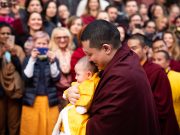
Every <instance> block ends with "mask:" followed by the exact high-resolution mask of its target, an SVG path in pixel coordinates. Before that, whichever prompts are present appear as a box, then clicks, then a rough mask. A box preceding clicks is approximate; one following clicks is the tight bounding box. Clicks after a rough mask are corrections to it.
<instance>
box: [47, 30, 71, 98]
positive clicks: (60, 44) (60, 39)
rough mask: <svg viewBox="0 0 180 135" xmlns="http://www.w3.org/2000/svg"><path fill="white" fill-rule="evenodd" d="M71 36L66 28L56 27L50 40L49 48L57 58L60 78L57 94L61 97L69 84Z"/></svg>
mask: <svg viewBox="0 0 180 135" xmlns="http://www.w3.org/2000/svg"><path fill="white" fill-rule="evenodd" d="M72 47H73V45H72V37H71V34H70V32H69V30H68V29H67V28H63V27H57V28H55V29H54V30H53V32H52V35H51V40H50V48H51V50H52V51H53V52H54V53H55V55H56V57H57V59H58V60H59V64H60V70H61V79H60V81H59V83H58V84H57V86H58V93H59V94H58V95H59V97H62V94H63V91H64V90H65V89H67V88H68V87H69V86H70V83H71V74H70V60H71V55H72V52H73V51H72Z"/></svg>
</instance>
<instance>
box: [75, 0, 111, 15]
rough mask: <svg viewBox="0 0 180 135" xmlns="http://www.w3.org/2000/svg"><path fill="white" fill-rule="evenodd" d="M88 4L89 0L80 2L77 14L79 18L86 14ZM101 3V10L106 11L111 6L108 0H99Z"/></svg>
mask: <svg viewBox="0 0 180 135" xmlns="http://www.w3.org/2000/svg"><path fill="white" fill-rule="evenodd" d="M87 3H88V0H81V1H80V2H79V5H78V7H77V12H76V15H77V16H82V15H83V14H84V12H85V10H86V5H87ZM99 3H100V10H105V8H106V7H107V6H108V5H109V2H107V1H106V0H99Z"/></svg>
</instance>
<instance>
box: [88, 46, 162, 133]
mask: <svg viewBox="0 0 180 135" xmlns="http://www.w3.org/2000/svg"><path fill="white" fill-rule="evenodd" d="M89 113H90V119H89V121H88V123H87V130H86V131H87V135H160V129H159V122H158V117H157V112H156V109H155V103H154V100H153V96H152V92H151V88H150V84H149V82H148V79H147V77H146V73H145V72H144V70H143V68H142V67H141V66H140V64H139V59H138V57H137V56H136V55H135V54H134V53H133V52H132V51H130V50H129V48H128V47H127V46H126V45H125V46H123V47H122V48H121V49H119V50H118V51H117V53H116V54H115V56H114V57H113V59H112V60H111V61H110V63H108V65H107V67H106V68H105V70H104V72H103V73H102V75H101V80H100V82H99V84H98V86H97V88H96V91H95V95H94V98H93V101H92V105H91V108H90V110H89Z"/></svg>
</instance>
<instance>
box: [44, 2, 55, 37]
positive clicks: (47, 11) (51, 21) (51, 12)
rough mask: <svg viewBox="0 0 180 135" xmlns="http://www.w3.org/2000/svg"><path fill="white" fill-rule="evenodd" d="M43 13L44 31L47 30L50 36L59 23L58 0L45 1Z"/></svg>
mask: <svg viewBox="0 0 180 135" xmlns="http://www.w3.org/2000/svg"><path fill="white" fill-rule="evenodd" d="M42 13H43V20H44V24H43V26H44V31H46V32H47V33H48V34H49V36H51V33H52V31H53V29H54V28H56V27H57V25H58V18H57V2H55V1H54V0H50V1H48V2H47V3H45V4H44V9H43V12H42Z"/></svg>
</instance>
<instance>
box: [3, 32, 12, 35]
mask: <svg viewBox="0 0 180 135" xmlns="http://www.w3.org/2000/svg"><path fill="white" fill-rule="evenodd" d="M0 34H1V35H11V33H9V32H2V33H0Z"/></svg>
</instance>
